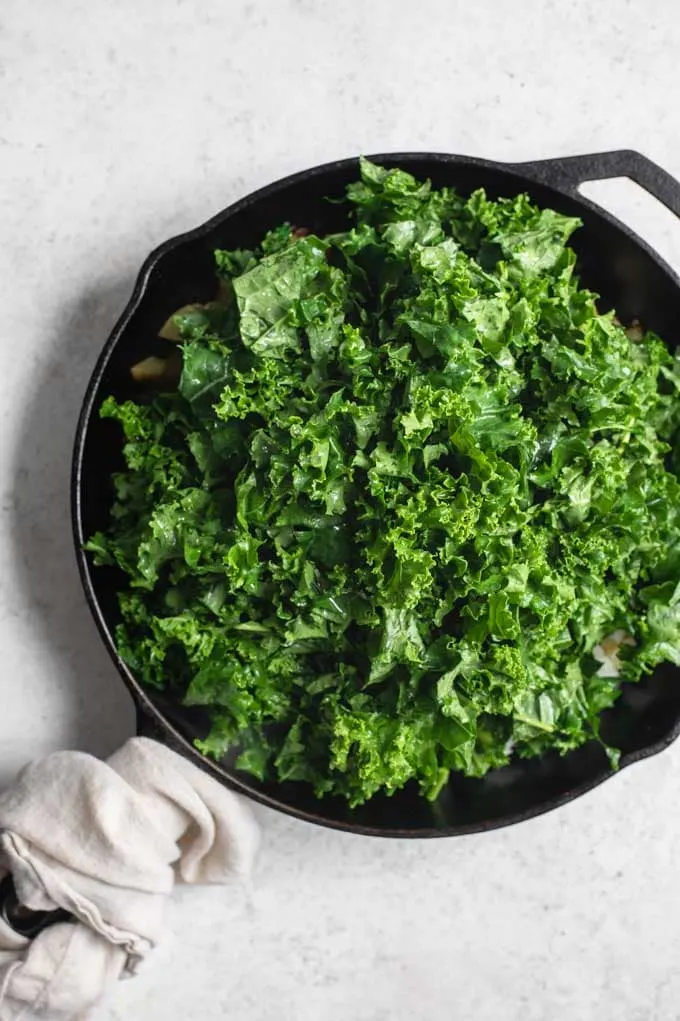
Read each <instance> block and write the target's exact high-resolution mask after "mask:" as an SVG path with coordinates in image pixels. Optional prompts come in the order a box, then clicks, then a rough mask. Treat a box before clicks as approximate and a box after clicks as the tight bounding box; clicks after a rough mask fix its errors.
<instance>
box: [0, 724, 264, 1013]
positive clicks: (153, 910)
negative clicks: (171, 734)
mask: <svg viewBox="0 0 680 1021" xmlns="http://www.w3.org/2000/svg"><path fill="white" fill-rule="evenodd" d="M257 845H258V830H257V826H256V824H255V822H254V819H253V816H252V814H251V811H250V809H249V807H248V805H247V804H246V803H245V802H244V801H243V800H242V799H241V798H240V797H238V796H237V795H236V794H234V793H233V792H232V791H230V790H228V789H227V788H226V787H223V786H222V785H220V784H219V783H217V781H215V780H213V779H212V778H211V777H209V776H208V775H207V774H206V773H204V772H202V771H201V770H200V769H198V768H197V767H196V766H194V765H192V764H191V763H190V762H188V761H187V760H186V759H183V758H182V757H181V756H179V755H176V754H175V753H174V752H172V751H170V750H169V749H168V748H166V747H165V746H164V745H161V744H158V743H157V742H156V741H151V740H149V739H148V738H143V737H140V738H133V739H132V740H130V741H128V742H127V744H125V745H124V746H123V747H122V748H121V749H120V750H119V751H118V752H116V753H115V754H114V755H112V756H111V758H110V759H109V760H108V761H107V762H101V761H100V760H99V759H95V758H93V757H92V756H91V755H86V754H84V753H82V752H56V753H55V754H53V755H49V756H47V758H45V759H41V760H40V761H38V762H34V763H31V764H30V765H29V766H27V767H26V768H25V769H24V770H23V771H22V772H21V773H20V774H19V777H18V778H17V781H16V783H15V785H14V786H13V787H12V788H10V789H9V790H7V791H5V792H4V793H3V794H0V877H1V876H2V875H3V874H6V872H7V871H10V872H11V873H12V876H13V880H14V885H15V888H16V892H17V895H18V898H19V900H20V901H21V903H22V904H24V905H25V906H26V907H28V908H31V909H33V910H35V911H45V910H48V911H49V910H54V909H56V908H63V909H65V910H66V911H68V912H70V913H71V914H72V915H73V916H74V921H73V922H59V923H57V924H55V925H52V926H51V927H49V928H47V929H45V930H44V931H43V932H41V933H40V934H39V935H38V936H36V937H35V939H34V940H32V941H29V940H27V939H25V938H24V937H21V936H18V935H17V934H16V933H15V932H14V931H13V930H12V929H11V928H10V927H9V926H8V925H7V924H6V923H5V922H3V921H2V920H0V1021H38V1019H40V1021H67V1019H72V1018H81V1017H86V1016H87V1010H88V1009H89V1007H90V1006H91V1005H92V1004H94V1003H95V1002H96V1001H97V1000H98V999H99V998H100V997H101V995H102V994H103V992H104V991H105V989H106V988H107V986H109V985H110V984H111V983H112V982H113V981H115V980H116V979H117V978H119V977H120V976H121V975H122V974H124V973H126V972H127V973H130V972H132V971H134V968H135V966H136V964H137V963H138V962H139V961H140V960H141V959H142V958H143V957H144V956H145V955H146V954H147V953H148V952H149V951H150V950H151V949H152V948H153V947H154V945H155V944H156V943H157V941H158V939H159V937H160V935H161V931H162V927H163V909H164V905H165V901H166V899H167V896H168V894H169V893H170V892H171V890H172V888H173V885H174V884H175V882H182V883H222V882H225V881H226V880H227V879H228V878H229V877H230V876H232V875H236V876H245V875H246V874H247V873H248V871H249V869H250V867H251V865H252V861H253V858H254V856H255V853H256V850H257Z"/></svg>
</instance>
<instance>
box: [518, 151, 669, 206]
mask: <svg viewBox="0 0 680 1021" xmlns="http://www.w3.org/2000/svg"><path fill="white" fill-rule="evenodd" d="M511 165H512V167H513V169H514V170H517V171H518V172H519V173H521V174H524V175H525V176H526V177H529V178H531V179H532V180H533V181H536V183H537V184H545V185H547V186H548V187H549V188H555V189H556V190H557V191H561V192H565V193H566V194H567V195H571V196H575V195H578V189H579V186H580V185H582V184H585V182H586V181H603V180H605V179H606V178H609V177H628V178H630V180H631V181H635V183H636V184H638V185H639V186H640V187H641V188H644V189H645V191H647V192H649V193H650V195H653V196H654V198H655V199H658V201H659V202H661V203H663V205H664V206H666V207H667V208H668V209H670V211H671V212H672V213H675V215H676V216H678V217H680V183H679V182H678V181H676V179H675V178H674V177H672V176H671V175H670V174H669V173H668V172H667V171H666V170H663V169H662V167H660V166H657V164H656V163H654V162H652V160H650V159H648V158H647V157H646V156H643V155H642V153H639V152H635V150H634V149H615V150H614V151H613V152H595V153H590V154H589V155H584V156H563V157H558V158H557V159H550V160H535V161H533V162H529V163H513V164H511Z"/></svg>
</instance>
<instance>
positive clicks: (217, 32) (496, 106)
mask: <svg viewBox="0 0 680 1021" xmlns="http://www.w3.org/2000/svg"><path fill="white" fill-rule="evenodd" d="M679 44H680V21H678V18H677V12H676V6H675V3H674V2H673V0H668V2H664V0H647V2H646V3H644V4H641V3H637V4H634V3H626V2H623V0H600V2H599V3H588V2H585V0H572V2H571V3H569V4H563V3H552V2H550V0H523V2H522V3H520V4H502V3H500V2H498V0H496V2H494V0H475V3H474V4H467V3H466V4H463V3H461V2H458V0H448V2H437V0H419V2H418V3H417V4H406V3H400V2H399V0H372V2H371V3H364V2H361V0H345V2H338V0H334V2H328V0H297V2H293V0H288V2H284V0H271V2H265V0H256V2H251V3H244V2H240V0H230V2H229V0H222V2H221V3H219V2H216V0H201V2H199V0H191V2H190V0H187V2H181V0H175V2H171V0H168V2H165V3H160V2H156V3H153V2H151V0H148V2H146V3H144V2H142V3H140V2H138V0H137V2H134V3H133V2H132V0H116V2H115V3H110V2H108V0H89V2H87V3H86V2H83V3H78V2H76V0H50V2H49V3H33V4H28V3H25V2H22V0H4V3H3V4H2V9H1V10H0V239H1V240H0V280H1V281H2V306H1V313H0V359H1V360H0V498H1V499H0V507H1V516H0V650H1V655H2V670H0V735H1V738H0V782H4V781H6V780H7V779H9V778H10V777H11V775H12V774H13V773H14V771H15V770H16V769H17V768H18V767H19V766H20V765H21V764H22V763H24V762H25V761H26V760H27V759H29V758H31V757H33V756H35V755H36V754H39V753H43V752H45V751H48V750H51V749H55V748H59V747H66V746H77V747H80V748H85V749H88V750H91V751H94V752H97V753H100V754H104V753H107V752H109V751H111V750H113V748H114V747H115V746H116V745H117V744H119V743H120V742H121V741H122V740H123V739H124V738H125V737H126V736H127V735H128V734H129V733H131V731H132V726H133V720H132V712H131V708H130V705H129V702H128V698H127V695H126V694H125V692H124V691H123V689H122V686H121V684H120V683H119V682H118V680H117V676H116V674H115V672H114V670H113V668H112V667H111V665H110V664H109V663H108V661H107V658H106V656H105V654H104V651H103V649H102V647H101V645H100V643H99V640H98V638H97V635H96V633H95V629H94V625H93V624H92V621H91V620H90V617H89V614H88V612H87V610H86V607H85V605H84V602H83V598H82V596H81V594H80V590H79V584H78V580H77V576H76V571H75V568H74V564H73V558H72V553H71V546H70V541H71V540H70V533H69V521H68V513H69V508H68V492H67V490H68V471H69V458H70V446H71V441H72V434H73V430H74V426H75V421H76V416H77V411H78V406H79V403H80V400H81V398H82V394H83V389H84V386H85V383H86V380H87V378H88V374H89V372H90V371H91V368H92V366H93V364H94V361H95V358H96V356H97V353H98V351H99V349H100V347H101V345H102V343H103V341H104V339H105V337H106V335H107V333H108V331H109V329H110V328H111V326H112V324H113V322H114V320H115V318H116V316H117V314H118V312H119V311H120V310H121V308H122V306H123V304H124V302H125V300H126V298H127V296H128V294H129V292H130V289H131V286H132V282H133V279H134V276H135V273H136V271H137V269H138V267H139V265H140V263H141V262H142V260H143V258H144V257H145V256H146V254H147V253H148V251H149V250H150V249H151V248H152V247H153V246H154V245H156V244H157V243H158V242H160V241H162V240H163V239H165V238H166V237H167V236H169V235H171V234H175V233H178V232H180V231H182V230H185V229H187V228H190V227H192V226H193V225H195V224H196V223H198V222H200V221H202V220H204V219H205V218H207V217H208V216H209V215H210V214H212V213H213V212H215V211H217V210H218V209H220V208H222V207H223V206H225V205H226V204H227V203H229V202H231V201H232V200H233V199H235V198H237V197H239V196H241V195H243V194H245V193H246V192H248V191H250V190H252V189H253V188H255V187H257V186H259V185H262V184H265V183H266V182H268V181H270V180H272V179H274V178H277V177H280V176H282V175H283V174H286V173H288V172H291V171H293V170H297V169H300V168H303V167H305V166H308V165H312V164H314V163H318V162H322V161H326V160H329V159H332V158H334V157H340V156H347V155H352V154H356V153H357V152H360V151H363V152H371V151H373V152H376V151H387V150H390V149H391V150H407V149H427V150H440V151H451V152H464V153H470V154H476V155H482V156H488V157H492V158H498V159H508V160H521V159H532V158H537V157H541V156H551V155H559V154H565V153H577V152H587V151H594V150H601V149H607V148H616V147H633V148H638V149H640V150H641V151H642V152H644V153H646V154H647V155H649V156H651V157H652V158H653V159H655V160H656V161H657V162H659V163H661V164H662V165H663V166H665V167H666V168H667V169H668V170H669V171H671V172H672V173H674V174H675V175H676V176H680V136H679V135H678V132H677V123H678V120H677V110H678V101H679V100H680V88H679V86H678V53H679V52H680V46H679ZM586 190H587V191H588V193H589V194H591V195H593V196H597V197H598V199H599V200H601V201H602V202H604V203H605V204H606V205H608V206H609V208H612V209H613V210H615V211H616V212H617V213H618V214H619V215H621V216H623V217H624V218H625V219H626V220H627V221H628V222H630V223H632V224H633V225H635V226H636V227H637V228H638V229H639V230H640V232H641V233H642V234H643V235H644V236H645V237H647V238H648V239H649V240H650V241H651V242H652V243H653V244H655V245H656V246H657V247H658V248H659V249H660V250H661V251H662V252H663V253H664V254H665V255H666V257H667V258H668V259H669V260H670V261H671V262H672V263H673V264H674V265H675V266H676V267H680V228H679V227H678V225H677V223H676V222H675V221H674V220H673V218H672V217H671V215H670V214H667V213H666V212H664V211H663V210H661V209H660V208H659V207H658V206H657V205H656V204H655V203H654V202H653V201H652V200H651V199H648V198H647V197H646V196H644V195H642V194H641V193H640V192H639V191H638V190H637V189H635V187H634V186H633V185H632V184H630V183H626V182H615V183H607V184H598V185H596V186H595V185H593V186H591V187H588V188H587V189H586ZM679 792H680V746H678V747H676V748H675V749H673V750H671V751H669V752H667V753H666V754H664V755H662V756H660V757H659V758H657V759H656V760H654V761H649V762H647V763H646V764H644V765H641V766H638V767H636V768H634V769H632V770H630V771H629V772H627V773H625V774H623V775H621V776H620V777H619V778H617V779H615V780H614V781H612V782H610V783H608V784H606V785H605V786H604V787H603V788H602V789H600V790H599V791H596V792H595V793H593V794H591V795H589V796H588V797H586V798H584V799H583V800H582V801H580V802H578V803H575V804H572V805H570V806H569V807H567V808H565V809H563V810H561V811H559V812H557V813H555V814H552V815H550V816H547V817H545V818H542V819H538V820H535V821H534V822H531V823H527V824H525V825H523V826H520V827H518V828H515V829H513V830H508V831H502V832H497V833H492V834H489V835H485V836H479V837H470V838H466V839H463V840H456V841H435V842H432V843H408V844H406V843H398V842H394V843H388V842H380V841H372V840H369V839H359V838H352V837H348V836H343V835H341V834H336V833H330V832H325V831H322V830H317V829H314V828H311V827H308V826H305V825H303V824H301V823H297V822H294V821H291V820H289V819H286V818H282V817H279V816H277V815H274V814H271V813H268V812H264V811H263V812H261V813H260V815H261V818H262V822H263V824H264V829H265V851H264V854H263V857H262V861H261V864H260V869H259V873H258V875H257V877H256V880H255V883H254V890H253V892H252V894H249V895H246V894H245V893H244V892H243V891H239V890H236V889H233V890H207V891H206V890H201V891H183V892H182V893H181V894H180V895H179V896H178V897H177V900H176V903H175V904H174V905H173V906H172V907H171V911H170V915H169V927H170V930H171V931H170V932H169V934H168V939H167V940H166V942H165V944H164V945H163V946H162V948H161V949H159V951H158V952H157V954H156V955H155V956H154V957H153V958H152V959H151V960H150V961H149V963H148V965H147V966H146V968H145V970H144V972H143V974H142V975H141V976H140V977H139V978H138V979H137V980H135V981H133V982H129V983H125V984H121V986H120V987H119V988H118V990H117V991H116V992H115V994H114V996H113V997H112V999H111V1000H110V1002H109V1003H108V1004H107V1005H106V1006H103V1007H102V1008H101V1009H100V1010H99V1011H98V1012H97V1015H96V1017H97V1021H122V1019H123V1018H124V1019H125V1021H142V1019H147V1018H164V1019H165V1021H185V1019H191V1021H193V1019H194V1018H196V1019H198V1018H201V1019H202V1021H218V1019H223V1018H231V1017H234V1018H239V1019H240V1021H319V1019H322V1021H346V1019H347V1021H348V1019H352V1021H410V1019H411V1018H428V1019H429V1021H448V1019H450V1018H455V1019H458V1021H468V1019H469V1021H498V1019H501V1018H502V1019H504V1021H595V1019H597V1021H672V1019H678V1018H680V971H679V968H678V961H679V959H680V880H679V879H678V874H679V873H678V864H679V860H680V859H679V857H678V856H679V854H680V852H679V851H678V848H677V845H678V842H679V839H680V814H679V813H678V812H677V809H676V806H677V801H678V793H679Z"/></svg>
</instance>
